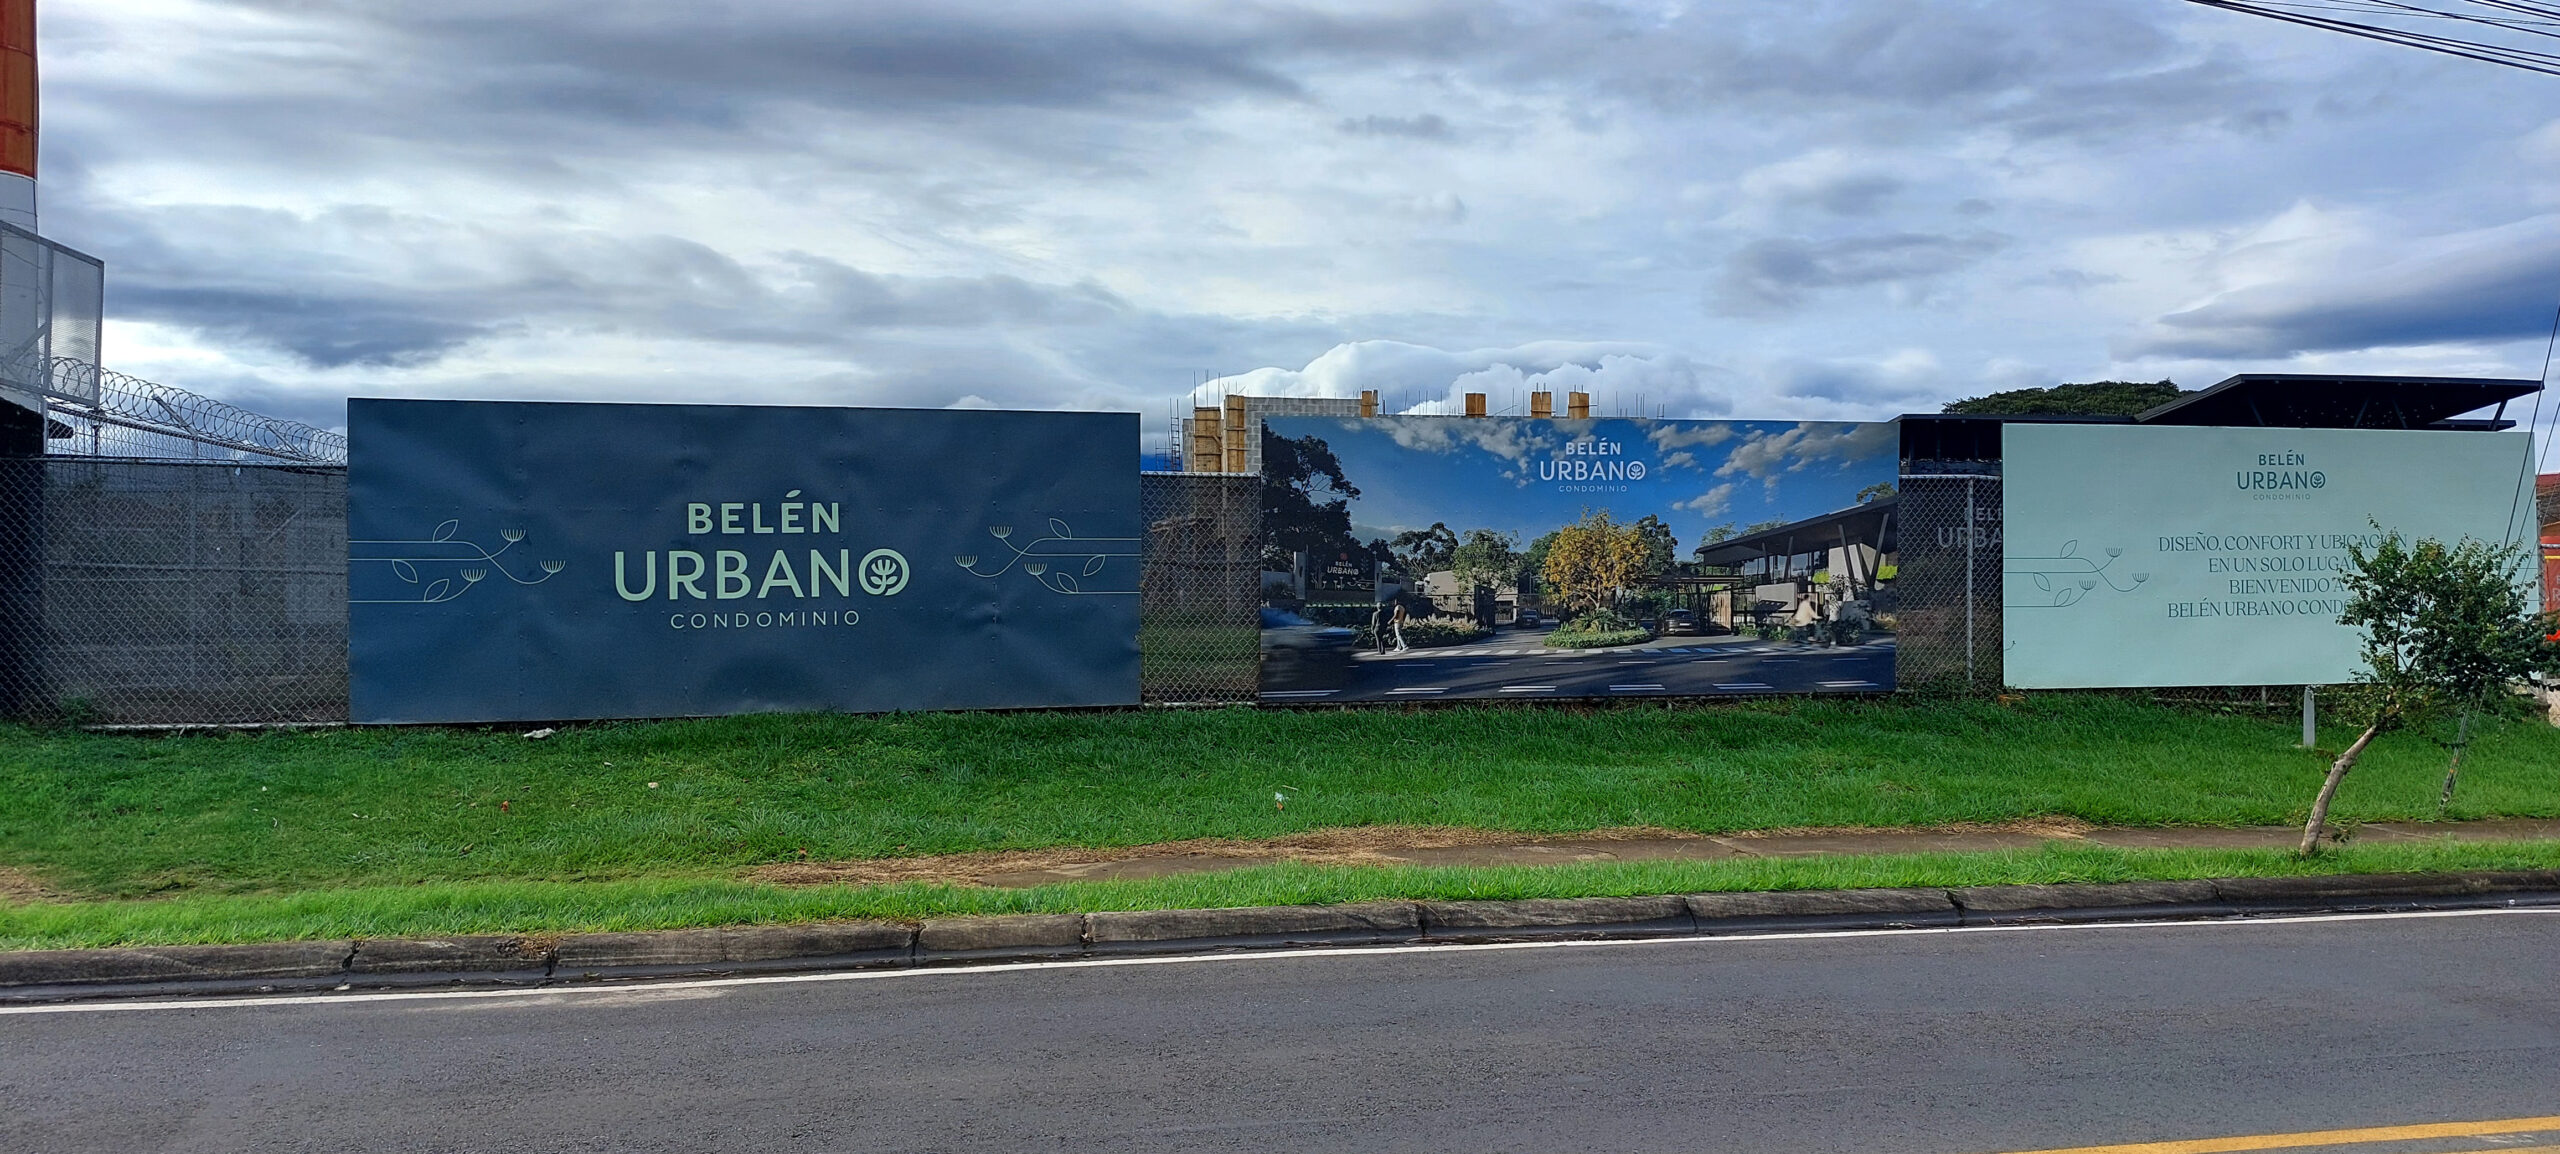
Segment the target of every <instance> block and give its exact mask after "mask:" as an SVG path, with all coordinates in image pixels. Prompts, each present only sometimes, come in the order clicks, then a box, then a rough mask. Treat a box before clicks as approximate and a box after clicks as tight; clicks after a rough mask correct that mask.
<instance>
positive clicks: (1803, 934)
mask: <svg viewBox="0 0 2560 1154" xmlns="http://www.w3.org/2000/svg"><path fill="white" fill-rule="evenodd" d="M2517 914H2528V915H2529V914H2540V915H2543V916H2546V917H2547V916H2551V915H2554V914H2560V907H2551V906H2526V907H2508V908H2505V909H2485V910H2399V911H2395V912H2391V913H2378V914H2371V913H2364V914H2294V915H2289V916H2281V917H2263V918H2227V919H2216V920H2208V921H2196V920H2191V919H2190V920H2172V921H2122V922H2037V923H2027V924H2022V925H2005V926H1907V927H1903V928H1900V929H1878V930H1799V931H1795V932H1788V931H1784V930H1776V931H1769V932H1765V933H1756V934H1693V935H1686V936H1682V937H1676V938H1608V939H1601V940H1597V941H1593V940H1588V939H1585V940H1573V939H1553V940H1547V941H1535V942H1466V943H1452V944H1448V945H1436V944H1435V945H1407V946H1311V947H1306V948H1301V949H1287V950H1252V951H1243V952H1238V953H1226V954H1174V955H1168V956H1151V957H1134V958H1072V959H1067V960H1063V961H1052V962H989V963H986V964H984V965H974V966H920V967H914V968H908V969H896V970H839V971H832V972H826V973H814V974H763V975H758V976H756V977H747V978H695V979H686V980H678V981H666V982H607V983H599V984H596V985H592V986H541V987H522V986H518V987H508V988H503V989H494V990H390V991H367V992H353V991H350V992H346V993H337V992H331V993H322V994H271V995H267V996H263V997H254V998H224V997H201V998H183V999H174V1000H172V999H160V1000H155V1001H131V1002H70V1003H56V1004H46V1005H35V1006H0V1017H6V1016H11V1015H30V1014H106V1013H131V1012H135V1011H142V1010H234V1009H254V1008H260V1007H267V1006H326V1005H347V1004H353V1003H362V1002H448V1001H461V1000H472V999H492V1000H494V999H506V998H538V999H547V1000H548V1001H549V1002H551V1003H554V1004H557V1003H566V1002H568V1001H570V1000H571V999H574V998H578V997H597V996H603V997H607V998H620V999H623V1000H625V1001H628V1000H631V999H636V998H642V997H646V996H648V995H651V994H677V995H687V994H689V993H690V992H691V991H695V990H719V989H727V988H729V987H733V986H787V985H807V984H812V983H818V982H865V981H881V980H887V979H893V978H937V977H948V976H955V975H967V974H1001V973H1008V972H1013V971H1022V970H1087V969H1104V968H1110V967H1118V966H1188V965H1212V964H1224V963H1236V962H1265V961H1293V960H1296V959H1300V958H1363V957H1394V956H1398V955H1403V954H1424V953H1485V952H1491V951H1496V950H1591V949H1638V948H1643V947H1648V946H1654V947H1658V946H1680V945H1727V944H1733V945H1746V944H1753V943H1759V942H1785V941H1818V940H1823V939H1831V938H1911V937H1934V936H1941V935H1955V934H2071V933H2089V932H2093V931H2107V930H2113V931H2119V932H2120V931H2125V930H2199V931H2213V930H2226V929H2256V928H2264V927H2267V926H2295V925H2316V924H2322V923H2332V922H2350V923H2352V922H2393V921H2409V920H2414V919H2420V918H2480V917H2500V916H2510V915H2517Z"/></svg>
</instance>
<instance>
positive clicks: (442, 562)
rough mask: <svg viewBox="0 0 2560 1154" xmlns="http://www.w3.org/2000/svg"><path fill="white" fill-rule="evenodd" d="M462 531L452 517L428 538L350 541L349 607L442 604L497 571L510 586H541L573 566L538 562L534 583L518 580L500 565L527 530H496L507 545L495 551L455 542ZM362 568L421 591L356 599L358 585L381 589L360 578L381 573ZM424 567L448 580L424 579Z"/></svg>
mask: <svg viewBox="0 0 2560 1154" xmlns="http://www.w3.org/2000/svg"><path fill="white" fill-rule="evenodd" d="M461 529H462V519H461V518H459V517H452V518H447V519H446V520H445V521H443V522H442V523H441V524H438V525H437V526H436V527H435V530H434V531H433V532H431V533H429V534H428V535H427V536H426V537H425V538H424V539H416V540H384V541H357V540H349V541H348V542H347V561H348V587H349V592H350V594H351V595H350V596H349V597H348V603H349V604H354V605H439V604H442V603H444V602H447V601H451V600H454V599H455V598H458V597H460V596H462V595H463V594H465V593H468V592H470V591H471V590H472V589H473V588H475V587H477V586H478V585H479V584H480V583H481V582H482V581H484V580H487V579H488V577H489V574H490V573H491V572H492V571H493V570H494V571H495V572H496V573H497V574H498V575H499V576H501V577H504V578H506V579H507V580H509V581H513V582H515V583H516V584H518V585H540V584H542V583H543V582H545V581H548V580H550V579H551V578H552V576H553V575H554V574H557V573H559V572H560V571H561V570H562V569H565V568H567V567H568V564H569V563H568V562H566V561H560V560H546V561H538V562H535V563H534V567H535V568H538V569H540V570H541V571H542V575H541V576H539V577H530V578H528V577H521V576H518V575H516V573H515V571H514V570H512V569H509V568H508V567H507V563H506V562H505V561H503V560H500V558H501V557H503V556H504V555H505V554H506V552H507V551H508V550H510V549H513V548H515V547H516V545H517V544H518V543H520V542H522V541H523V540H524V537H525V531H524V530H522V529H500V530H498V538H499V540H501V541H504V542H506V543H505V544H503V545H500V546H498V547H497V548H496V549H494V550H493V549H491V548H489V547H488V546H486V545H482V544H480V543H479V542H476V541H473V540H470V539H469V538H464V537H457V536H456V534H457V533H459V532H460V531H461ZM359 565H380V566H383V569H384V570H387V571H388V572H389V573H390V574H391V576H392V577H393V578H394V579H395V580H398V581H399V582H400V583H401V584H403V585H408V586H413V587H416V588H417V589H418V593H417V595H416V596H414V597H362V596H354V595H352V594H353V593H354V592H355V589H356V586H357V585H358V584H363V585H366V586H374V585H377V584H378V582H375V581H366V580H365V579H364V578H363V577H361V576H359V573H362V572H380V571H381V570H359V569H357V568H356V566H359ZM421 565H425V566H433V567H435V568H434V569H431V570H430V572H444V573H445V575H443V576H439V577H437V578H436V579H435V580H434V581H428V580H427V579H426V578H425V576H423V575H422V574H421V573H420V572H419V568H418V567H419V566H421ZM457 582H458V583H457Z"/></svg>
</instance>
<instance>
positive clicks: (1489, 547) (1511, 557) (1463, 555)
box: [1449, 529, 1520, 593]
mask: <svg viewBox="0 0 2560 1154" xmlns="http://www.w3.org/2000/svg"><path fill="white" fill-rule="evenodd" d="M1519 543H1520V538H1519V537H1518V536H1517V535H1515V534H1511V533H1497V532H1495V531H1493V530H1491V529H1469V530H1467V532H1466V535H1465V536H1464V537H1462V538H1460V539H1459V541H1458V547H1457V549H1456V550H1455V551H1454V552H1453V553H1452V554H1451V556H1450V564H1449V568H1450V569H1452V570H1454V571H1455V572H1456V574H1457V577H1458V584H1460V585H1461V586H1464V587H1465V588H1467V589H1468V590H1469V591H1471V592H1472V591H1479V590H1480V591H1484V592H1491V593H1499V592H1501V591H1503V590H1504V589H1506V588H1508V589H1514V590H1516V589H1518V588H1519V585H1520V553H1519V551H1518V550H1517V549H1516V548H1515V546H1517V545H1518V544H1519Z"/></svg>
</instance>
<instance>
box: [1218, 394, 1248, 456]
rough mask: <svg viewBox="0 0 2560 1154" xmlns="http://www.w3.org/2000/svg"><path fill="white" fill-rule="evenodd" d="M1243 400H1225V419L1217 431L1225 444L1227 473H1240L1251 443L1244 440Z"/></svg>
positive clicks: (1238, 398) (1230, 398) (1241, 398)
mask: <svg viewBox="0 0 2560 1154" xmlns="http://www.w3.org/2000/svg"><path fill="white" fill-rule="evenodd" d="M1244 400H1245V399H1244V398H1243V397H1228V398H1227V407H1226V413H1225V418H1226V419H1225V420H1224V421H1223V422H1221V424H1220V429H1219V432H1220V435H1221V436H1222V437H1223V439H1224V440H1225V443H1226V448H1227V471H1228V472H1230V473H1242V472H1244V471H1246V468H1247V464H1248V456H1249V454H1248V453H1247V450H1248V449H1249V448H1250V447H1251V442H1249V441H1247V440H1246V439H1245V428H1244V425H1245V421H1244Z"/></svg>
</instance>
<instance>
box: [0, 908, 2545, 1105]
mask: <svg viewBox="0 0 2560 1154" xmlns="http://www.w3.org/2000/svg"><path fill="white" fill-rule="evenodd" d="M2554 958H2560V915H2554V914H2549V913H2511V914H2498V915H2489V916H2477V915H2474V916H2460V917H2425V918H2402V919H2389V920H2385V919H2362V920H2354V921H2323V922H2309V923H2285V924H2276V923H2265V922H2261V923H2255V924H2211V925H2184V926H2170V927H2140V928H2121V927H2118V928H2088V927H2074V928H2065V929H2040V930H2004V931H1990V932H1958V933H1944V932H1937V933H1909V934H1901V935H1890V936H1847V937H1834V938H1803V937H1798V938H1793V939H1785V940H1757V941H1753V940H1733V939H1726V940H1710V941H1690V942H1650V943H1637V944H1601V945H1594V944H1576V945H1568V946H1561V947H1545V948H1529V949H1493V950H1457V949H1448V948H1439V949H1432V950H1428V951H1414V952H1375V951H1368V952H1359V953H1352V954H1334V955H1300V956H1253V957H1246V958H1242V959H1236V958H1228V959H1221V960H1212V961H1187V962H1175V963H1171V964H1141V965H1122V966H1082V967H1070V968H1046V969H1006V970H997V971H991V972H953V971H939V972H936V971H908V972H905V973H903V974H900V975H899V976H891V977H871V978H856V979H852V980H826V981H815V982H792V983H773V984H730V985H718V986H708V987H696V988H671V987H654V988H653V987H626V988H621V989H616V990H612V991H609V992H585V993H563V994H542V995H537V996H533V997H509V998H484V997H472V998H460V999H442V1000H376V999H364V998H356V997H352V996H348V995H338V996H337V997H338V998H339V999H340V1000H337V1001H334V1002H328V1003H323V1004H285V1005H266V1006H222V1007H215V1006H206V1005H203V1004H197V1005H195V1006H192V1007H183V1008H163V1009H127V1010H119V1011H113V1012H72V1013H62V1012H49V1013H33V1014H30V1013H19V1012H13V1011H0V1147H5V1148H6V1149H8V1150H10V1151H88V1150H114V1151H142V1150H190V1151H192V1150H259V1151H291V1150H328V1151H347V1150H364V1151H393V1150H402V1151H406V1150H439V1151H441V1150H475V1151H477V1150H504V1151H510V1152H524V1151H548V1150H630V1151H685V1152H688V1154H691V1152H699V1151H725V1150H738V1151H804V1150H845V1151H896V1150H964V1149H967V1150H1031V1149H1041V1150H1050V1149H1055V1150H1078V1151H1083V1150H1254V1151H1264V1152H1267V1151H1273V1150H1418V1149H1443V1150H1535V1151H1554V1150H1611V1151H1651V1150H1665V1151H1668V1150H1677V1151H1684V1152H1696V1151H1752V1152H1754V1154H1785V1152H1791V1151H1844V1152H1846V1151H1857V1152H1899V1151H1914V1152H1948V1154H1953V1152H1960V1151H1986V1152H1987V1151H2011V1150H2025V1149H2043V1148H2051V1147H2063V1146H2078V1145H2087V1144H2095V1143H2101V1142H2136V1141H2152V1140H2163V1139H2176V1138H2194V1137H2209V1136H2225V1135H2238V1134H2253V1133H2264V1132H2269V1131H2299V1130H2319V1129H2329V1128H2337V1127H2353V1126H2373V1125H2392V1124H2404V1123H2417V1122H2438V1121H2459V1120H2472V1119H2501V1118H2514V1117H2519V1116H2526V1115H2537V1114H2555V1113H2560V991H2555V989H2554V987H2553V985H2552V983H2551V975H2552V959H2554ZM2545 1140H2546V1141H2560V1137H2546V1139H2545ZM2508 1144H2509V1145H2525V1144H2529V1143H2528V1142H2525V1141H2523V1140H2517V1139H2509V1140H2508ZM2480 1148H2483V1143H2482V1142H2480V1141H2477V1140H2474V1141H2470V1142H2468V1143H2443V1142H2435V1143H2409V1142H2395V1143H2391V1144H2389V1145H2387V1146H2381V1147H2374V1149H2377V1150H2389V1151H2392V1152H2393V1154H2423V1152H2427V1151H2437V1150H2446V1149H2480Z"/></svg>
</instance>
